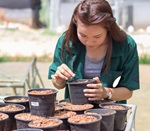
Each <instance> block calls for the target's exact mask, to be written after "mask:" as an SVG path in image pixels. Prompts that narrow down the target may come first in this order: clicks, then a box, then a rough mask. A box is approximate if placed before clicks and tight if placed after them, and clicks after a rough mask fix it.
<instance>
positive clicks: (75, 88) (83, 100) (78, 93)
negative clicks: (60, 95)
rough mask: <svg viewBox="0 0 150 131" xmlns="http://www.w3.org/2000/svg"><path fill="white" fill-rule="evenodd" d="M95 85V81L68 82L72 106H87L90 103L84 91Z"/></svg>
mask: <svg viewBox="0 0 150 131" xmlns="http://www.w3.org/2000/svg"><path fill="white" fill-rule="evenodd" d="M90 83H95V81H94V80H93V79H79V80H76V81H70V82H67V84H68V88H69V93H70V101H71V103H72V104H87V103H90V101H88V99H87V97H85V96H84V92H83V90H84V89H87V86H86V85H87V84H90Z"/></svg>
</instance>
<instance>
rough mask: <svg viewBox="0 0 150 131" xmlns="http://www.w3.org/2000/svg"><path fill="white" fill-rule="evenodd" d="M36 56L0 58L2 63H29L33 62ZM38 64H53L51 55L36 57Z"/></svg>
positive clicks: (6, 56)
mask: <svg viewBox="0 0 150 131" xmlns="http://www.w3.org/2000/svg"><path fill="white" fill-rule="evenodd" d="M34 57H35V56H30V57H26V56H8V55H5V56H1V57H0V63H2V62H29V61H31V60H32V59H33V58H34ZM36 58H37V62H52V57H50V56H49V55H47V54H45V55H43V56H39V57H36Z"/></svg>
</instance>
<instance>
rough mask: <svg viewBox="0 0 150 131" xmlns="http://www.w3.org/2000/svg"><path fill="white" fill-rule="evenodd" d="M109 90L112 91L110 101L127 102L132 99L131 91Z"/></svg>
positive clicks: (123, 89)
mask: <svg viewBox="0 0 150 131" xmlns="http://www.w3.org/2000/svg"><path fill="white" fill-rule="evenodd" d="M108 88H109V87H108ZM111 90H112V97H111V100H116V101H120V100H127V99H129V98H131V97H132V93H133V91H131V90H129V89H127V88H125V87H118V88H111Z"/></svg>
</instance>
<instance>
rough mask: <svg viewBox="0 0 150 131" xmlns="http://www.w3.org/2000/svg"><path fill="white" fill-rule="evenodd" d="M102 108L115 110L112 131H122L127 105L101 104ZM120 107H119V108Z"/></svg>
mask: <svg viewBox="0 0 150 131" xmlns="http://www.w3.org/2000/svg"><path fill="white" fill-rule="evenodd" d="M100 106H101V107H103V108H109V109H112V110H115V111H116V114H115V120H114V122H115V123H114V131H123V130H124V129H125V125H126V120H127V113H128V110H129V107H127V106H125V105H121V104H117V103H114V104H101V105H100ZM120 107H121V108H120Z"/></svg>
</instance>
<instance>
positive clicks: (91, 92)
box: [83, 77, 107, 101]
mask: <svg viewBox="0 0 150 131" xmlns="http://www.w3.org/2000/svg"><path fill="white" fill-rule="evenodd" d="M93 79H94V80H95V81H96V83H95V84H87V87H88V88H89V89H84V91H83V92H84V95H85V96H86V97H88V100H89V101H99V100H101V99H104V98H106V97H107V92H106V90H105V88H104V87H103V85H102V83H101V81H100V79H99V78H98V77H94V78H93Z"/></svg>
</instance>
